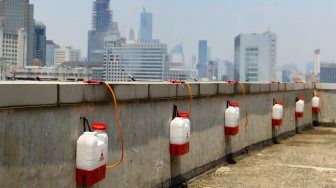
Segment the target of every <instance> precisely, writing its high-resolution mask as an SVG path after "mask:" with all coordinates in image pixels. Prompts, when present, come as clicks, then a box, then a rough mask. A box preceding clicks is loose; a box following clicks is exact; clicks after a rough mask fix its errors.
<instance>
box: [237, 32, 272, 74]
mask: <svg viewBox="0 0 336 188" xmlns="http://www.w3.org/2000/svg"><path fill="white" fill-rule="evenodd" d="M276 49H277V38H276V34H275V33H271V32H270V31H267V32H265V33H263V34H240V35H238V36H237V37H235V42H234V79H235V80H236V81H245V80H249V81H274V80H275V79H276V58H277V52H276Z"/></svg>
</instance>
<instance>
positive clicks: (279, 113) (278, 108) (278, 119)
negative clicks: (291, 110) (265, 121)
mask: <svg viewBox="0 0 336 188" xmlns="http://www.w3.org/2000/svg"><path fill="white" fill-rule="evenodd" d="M282 118H283V106H282V102H276V103H275V105H274V106H273V107H272V125H273V126H280V125H281V124H282Z"/></svg>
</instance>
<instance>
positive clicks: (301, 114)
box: [295, 112, 303, 118]
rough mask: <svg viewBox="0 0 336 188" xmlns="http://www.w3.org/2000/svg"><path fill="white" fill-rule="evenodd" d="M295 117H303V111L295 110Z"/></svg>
mask: <svg viewBox="0 0 336 188" xmlns="http://www.w3.org/2000/svg"><path fill="white" fill-rule="evenodd" d="M295 117H296V118H302V117H303V112H295Z"/></svg>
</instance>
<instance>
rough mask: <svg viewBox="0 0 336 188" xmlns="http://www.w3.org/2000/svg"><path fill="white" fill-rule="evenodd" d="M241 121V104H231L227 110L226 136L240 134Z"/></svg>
mask: <svg viewBox="0 0 336 188" xmlns="http://www.w3.org/2000/svg"><path fill="white" fill-rule="evenodd" d="M239 119H240V115H239V104H238V102H231V103H230V106H229V107H228V108H227V109H226V110H225V135H231V136H234V135H236V134H237V133H238V131H239Z"/></svg>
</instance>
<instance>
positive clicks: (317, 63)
mask: <svg viewBox="0 0 336 188" xmlns="http://www.w3.org/2000/svg"><path fill="white" fill-rule="evenodd" d="M320 63H321V62H320V49H316V50H315V51H314V73H315V74H316V75H318V74H320Z"/></svg>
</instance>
